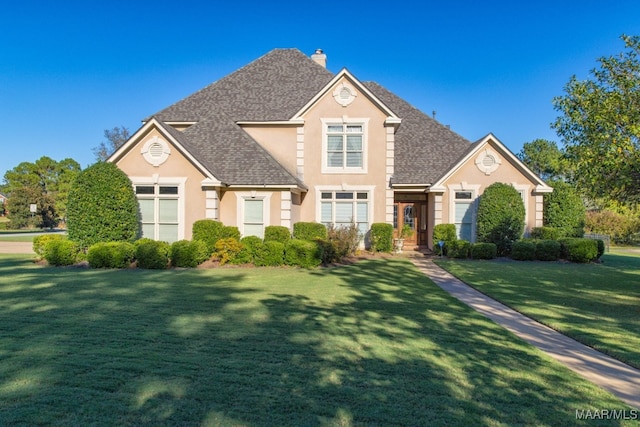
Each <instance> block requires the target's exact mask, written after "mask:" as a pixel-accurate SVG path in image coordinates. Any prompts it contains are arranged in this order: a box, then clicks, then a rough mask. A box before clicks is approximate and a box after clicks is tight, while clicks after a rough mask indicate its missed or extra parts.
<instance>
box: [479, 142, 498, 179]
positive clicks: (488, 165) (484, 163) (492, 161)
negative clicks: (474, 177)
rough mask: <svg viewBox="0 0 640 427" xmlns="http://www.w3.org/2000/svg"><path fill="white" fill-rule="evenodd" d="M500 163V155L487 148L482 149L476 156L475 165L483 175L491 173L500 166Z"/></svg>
mask: <svg viewBox="0 0 640 427" xmlns="http://www.w3.org/2000/svg"><path fill="white" fill-rule="evenodd" d="M501 163H502V160H500V157H498V155H497V154H496V153H494V152H493V151H491V150H490V149H488V148H487V149H485V150H482V151H481V152H480V154H478V157H476V166H477V167H478V169H480V171H481V172H483V173H484V174H485V175H491V174H492V173H493V172H495V171H496V170H497V169H498V167H500V164H501Z"/></svg>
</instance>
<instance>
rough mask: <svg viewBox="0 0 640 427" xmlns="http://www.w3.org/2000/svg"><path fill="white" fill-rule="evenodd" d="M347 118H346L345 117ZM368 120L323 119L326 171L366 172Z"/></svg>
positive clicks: (323, 154) (324, 166)
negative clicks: (339, 120) (340, 120)
mask: <svg viewBox="0 0 640 427" xmlns="http://www.w3.org/2000/svg"><path fill="white" fill-rule="evenodd" d="M345 120H346V119H345ZM365 122H366V120H362V119H358V120H356V121H353V122H351V121H349V122H347V121H344V122H342V123H340V122H338V121H334V120H323V123H324V133H323V143H322V144H323V153H322V156H323V158H322V166H323V168H322V169H323V172H324V173H364V172H366V123H365Z"/></svg>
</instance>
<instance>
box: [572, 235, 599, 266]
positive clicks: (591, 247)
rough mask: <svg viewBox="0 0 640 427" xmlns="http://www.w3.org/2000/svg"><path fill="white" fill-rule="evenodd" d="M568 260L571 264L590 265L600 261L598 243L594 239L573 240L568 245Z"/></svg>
mask: <svg viewBox="0 0 640 427" xmlns="http://www.w3.org/2000/svg"><path fill="white" fill-rule="evenodd" d="M566 245H567V259H568V260H569V261H571V262H577V263H588V262H592V261H595V260H596V259H598V243H597V242H596V241H595V240H592V239H571V240H568V241H567V243H566Z"/></svg>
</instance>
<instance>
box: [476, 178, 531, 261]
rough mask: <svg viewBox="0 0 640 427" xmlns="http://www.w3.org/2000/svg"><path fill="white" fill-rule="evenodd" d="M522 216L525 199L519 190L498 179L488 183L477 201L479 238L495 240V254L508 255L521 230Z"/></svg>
mask: <svg viewBox="0 0 640 427" xmlns="http://www.w3.org/2000/svg"><path fill="white" fill-rule="evenodd" d="M524 215H525V210H524V202H523V201H522V197H521V196H520V193H519V192H518V190H516V189H515V188H514V187H513V186H512V185H509V184H503V183H501V182H496V183H494V184H491V185H490V186H488V187H487V188H486V189H485V190H484V193H482V196H481V197H480V201H479V202H478V214H477V219H476V225H477V237H478V241H479V242H486V243H495V244H496V246H497V248H498V255H509V253H511V246H512V245H513V242H515V241H516V240H518V239H519V238H521V237H522V233H523V232H524Z"/></svg>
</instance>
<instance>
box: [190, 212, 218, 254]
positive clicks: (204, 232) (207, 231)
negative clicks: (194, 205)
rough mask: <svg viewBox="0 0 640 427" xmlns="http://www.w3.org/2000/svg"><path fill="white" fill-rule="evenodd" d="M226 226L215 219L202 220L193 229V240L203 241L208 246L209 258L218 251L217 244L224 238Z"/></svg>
mask: <svg viewBox="0 0 640 427" xmlns="http://www.w3.org/2000/svg"><path fill="white" fill-rule="evenodd" d="M223 228H224V225H223V224H222V223H221V222H220V221H215V220H213V219H201V220H198V221H196V222H194V223H193V226H192V227H191V232H192V239H193V240H200V241H203V242H204V243H205V244H206V245H207V249H208V251H209V256H211V255H213V253H214V252H215V250H216V242H217V241H218V240H219V239H221V238H222V229H223Z"/></svg>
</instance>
